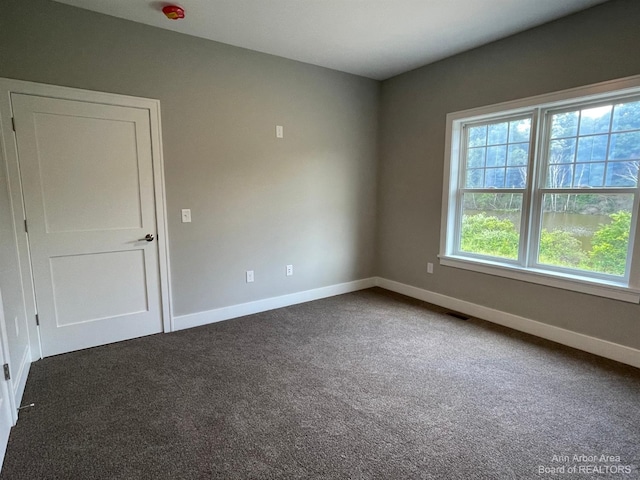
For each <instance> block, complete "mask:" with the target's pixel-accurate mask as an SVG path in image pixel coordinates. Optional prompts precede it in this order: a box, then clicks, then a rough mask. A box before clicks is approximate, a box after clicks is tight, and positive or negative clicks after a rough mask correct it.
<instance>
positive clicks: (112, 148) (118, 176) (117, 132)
mask: <svg viewBox="0 0 640 480" xmlns="http://www.w3.org/2000/svg"><path fill="white" fill-rule="evenodd" d="M33 121H34V123H35V130H36V134H37V141H38V166H39V174H40V179H41V181H42V196H43V203H44V214H45V221H46V231H47V232H48V233H53V232H81V231H91V230H120V229H127V228H141V227H142V218H141V217H142V212H141V201H140V186H139V182H138V168H139V165H138V156H137V149H136V124H135V123H133V122H124V121H116V120H110V119H104V118H103V119H96V118H82V117H72V116H60V115H51V114H42V113H36V114H34V116H33ZM86 152H91V155H87V154H86ZM70 186H71V187H72V188H69V187H70ZM112 192H117V193H118V194H117V195H112V194H111V193H112ZM105 198H108V199H109V202H105V201H104V199H105Z"/></svg>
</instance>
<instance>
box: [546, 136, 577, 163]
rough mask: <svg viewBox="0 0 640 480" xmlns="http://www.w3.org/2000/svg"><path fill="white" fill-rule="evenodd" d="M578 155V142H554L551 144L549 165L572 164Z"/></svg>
mask: <svg viewBox="0 0 640 480" xmlns="http://www.w3.org/2000/svg"><path fill="white" fill-rule="evenodd" d="M575 155H576V140H575V138H569V139H564V140H552V141H551V142H550V143H549V163H571V162H573V160H574V158H575Z"/></svg>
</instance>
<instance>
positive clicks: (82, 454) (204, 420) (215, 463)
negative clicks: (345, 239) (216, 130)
mask: <svg viewBox="0 0 640 480" xmlns="http://www.w3.org/2000/svg"><path fill="white" fill-rule="evenodd" d="M443 312H444V310H442V309H439V308H437V307H433V306H431V305H428V304H424V303H421V302H418V301H415V300H411V299H408V298H406V297H403V296H400V295H396V294H392V293H389V292H386V291H384V290H380V289H371V290H365V291H361V292H356V293H352V294H348V295H342V296H338V297H333V298H328V299H324V300H319V301H315V302H310V303H306V304H302V305H296V306H292V307H288V308H283V309H279V310H274V311H270V312H265V313H261V314H256V315H251V316H248V317H244V318H240V319H236V320H231V321H227V322H221V323H217V324H213V325H208V326H205V327H200V328H195V329H191V330H186V331H182V332H178V333H174V334H169V335H154V336H151V337H146V338H142V339H136V340H131V341H128V342H122V343H119V344H114V345H109V346H105V347H99V348H93V349H89V350H84V351H80V352H75V353H70V354H66V355H61V356H58V357H52V358H48V359H45V360H42V361H39V362H36V363H34V364H33V365H32V368H31V373H30V376H29V381H28V383H27V388H26V392H25V395H24V399H23V404H27V403H31V402H34V403H35V404H36V405H35V407H33V408H31V409H27V410H23V411H22V412H21V414H20V420H19V422H18V424H17V426H16V427H15V428H14V429H13V431H12V433H11V438H10V441H9V447H8V451H7V455H6V458H5V462H4V468H3V470H2V474H1V475H0V478H1V479H3V480H17V479H29V480H38V479H92V480H93V479H110V480H113V479H154V480H157V479H207V478H221V479H273V478H318V479H347V478H349V479H360V478H362V479H369V478H372V479H373V478H376V479H377V478H379V479H390V480H395V479H414V478H415V479H447V480H450V479H465V480H472V479H510V478H522V479H535V478H554V479H555V478H567V479H581V478H615V479H622V478H625V479H626V478H640V473H639V472H640V471H639V469H638V467H639V465H640V448H639V446H640V371H639V370H637V369H634V368H631V367H626V366H624V365H621V364H617V363H615V362H611V361H607V360H603V359H600V358H598V357H595V356H591V355H589V354H586V353H582V352H578V351H575V350H572V349H569V348H564V347H561V346H559V345H556V344H553V343H551V342H547V341H543V340H540V339H537V338H534V337H530V336H527V335H524V334H519V333H517V332H514V331H511V330H508V329H504V328H502V327H498V326H495V325H492V324H489V323H487V322H483V321H480V320H474V319H471V320H469V321H463V320H460V319H457V318H453V317H450V316H447V315H445V314H444V313H443ZM603 454H604V455H612V456H614V458H613V459H606V460H608V461H601V460H602V458H601V457H600V455H603ZM554 455H555V456H562V455H566V456H568V457H569V458H568V459H567V458H564V457H556V458H555V459H554ZM574 455H585V456H593V455H597V457H598V458H597V459H594V458H586V459H585V458H578V459H574V458H573V456H574ZM616 457H619V459H618V458H616ZM581 460H584V461H581ZM594 466H596V467H599V469H600V470H601V471H602V472H605V467H606V468H607V470H606V471H608V472H609V473H602V474H593V473H585V472H593V467H594ZM541 467H542V468H545V467H547V468H551V467H555V468H561V467H564V469H565V473H564V474H562V473H557V474H554V473H540V472H541V470H540V468H541ZM573 467H575V468H576V471H577V472H578V473H569V471H570V469H572V468H573ZM578 468H582V470H578ZM614 470H615V472H614ZM581 471H582V473H580V472H581Z"/></svg>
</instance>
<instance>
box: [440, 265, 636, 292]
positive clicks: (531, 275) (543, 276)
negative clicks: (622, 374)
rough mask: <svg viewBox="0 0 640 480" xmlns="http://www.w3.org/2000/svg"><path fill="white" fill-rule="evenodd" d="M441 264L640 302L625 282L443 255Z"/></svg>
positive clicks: (633, 290)
mask: <svg viewBox="0 0 640 480" xmlns="http://www.w3.org/2000/svg"><path fill="white" fill-rule="evenodd" d="M439 257H440V265H444V266H447V267H454V268H462V269H464V270H471V271H474V272H480V273H486V274H489V275H496V276H499V277H506V278H512V279H514V280H521V281H523V282H529V283H537V284H539V285H546V286H548V287H555V288H562V289H564V290H572V291H574V292H580V293H587V294H589V295H596V296H599V297H605V298H611V299H614V300H621V301H623V302H629V303H640V290H637V289H634V288H630V287H629V286H627V285H625V284H623V283H615V282H606V281H602V280H598V281H596V280H593V279H590V278H585V277H580V276H579V275H568V274H562V273H549V272H548V271H543V270H537V269H532V268H531V269H524V268H521V267H518V266H511V265H504V264H501V263H498V262H491V261H488V260H477V259H473V260H470V259H468V258H465V257H458V256H453V255H440V256H439Z"/></svg>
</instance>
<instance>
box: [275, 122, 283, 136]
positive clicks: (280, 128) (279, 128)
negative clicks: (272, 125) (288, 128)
mask: <svg viewBox="0 0 640 480" xmlns="http://www.w3.org/2000/svg"><path fill="white" fill-rule="evenodd" d="M276 138H284V127H283V126H282V125H276Z"/></svg>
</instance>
